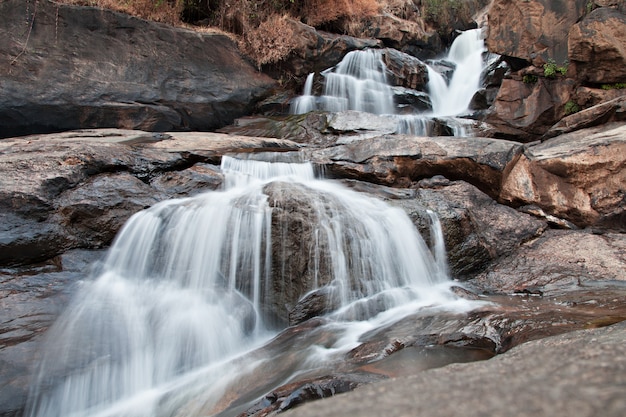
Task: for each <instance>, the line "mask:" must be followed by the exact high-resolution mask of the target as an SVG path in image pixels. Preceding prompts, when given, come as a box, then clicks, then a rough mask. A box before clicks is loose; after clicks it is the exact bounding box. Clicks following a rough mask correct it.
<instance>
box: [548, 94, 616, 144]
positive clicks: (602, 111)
mask: <svg viewBox="0 0 626 417" xmlns="http://www.w3.org/2000/svg"><path fill="white" fill-rule="evenodd" d="M613 91H619V90H613ZM623 94H624V95H622V96H621V97H618V98H616V99H613V100H609V101H606V102H603V103H600V104H598V105H596V106H593V107H590V108H587V109H584V110H581V111H579V112H577V113H574V114H571V115H569V116H566V117H564V118H562V119H561V120H559V121H558V122H557V123H556V124H555V125H554V126H552V127H551V128H550V129H549V130H548V131H547V132H546V133H545V134H544V135H543V137H544V138H553V137H555V136H558V135H562V134H565V133H569V132H573V131H575V130H579V129H584V128H589V127H594V126H598V125H602V124H606V123H611V122H619V121H626V92H624V93H623Z"/></svg>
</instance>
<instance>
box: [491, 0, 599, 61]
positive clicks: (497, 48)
mask: <svg viewBox="0 0 626 417" xmlns="http://www.w3.org/2000/svg"><path fill="white" fill-rule="evenodd" d="M587 3H588V1H587V0H572V1H553V0H529V1H517V0H495V1H494V2H493V4H492V6H491V9H490V10H489V16H488V18H489V35H488V36H487V39H486V44H487V48H488V49H489V51H490V52H494V53H497V54H500V55H505V56H506V57H512V58H517V59H520V60H523V61H526V62H527V63H533V64H535V65H537V66H541V65H543V64H544V63H545V62H547V61H548V59H554V60H555V61H556V62H558V63H559V64H561V63H563V62H565V61H567V59H568V49H567V37H568V34H569V31H570V28H571V27H572V26H573V25H575V24H576V22H578V20H579V19H580V18H581V17H582V16H583V14H584V12H585V10H586V5H587Z"/></svg>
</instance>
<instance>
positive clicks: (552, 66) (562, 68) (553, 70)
mask: <svg viewBox="0 0 626 417" xmlns="http://www.w3.org/2000/svg"><path fill="white" fill-rule="evenodd" d="M567 66H568V62H567V61H565V62H564V63H563V65H557V63H556V61H555V60H554V59H552V58H550V59H548V62H546V63H545V64H543V75H544V76H546V77H547V78H554V77H556V76H557V74H560V75H566V74H567Z"/></svg>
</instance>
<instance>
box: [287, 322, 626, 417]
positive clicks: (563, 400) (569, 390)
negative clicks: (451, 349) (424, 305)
mask: <svg viewBox="0 0 626 417" xmlns="http://www.w3.org/2000/svg"><path fill="white" fill-rule="evenodd" d="M624 338H626V323H620V324H616V325H614V326H610V327H606V328H601V329H593V330H581V331H578V332H573V333H568V334H565V335H560V336H555V337H549V338H545V339H542V340H537V341H533V342H529V343H526V344H523V345H521V346H518V347H517V348H515V349H512V350H511V351H509V352H507V353H506V354H504V355H501V356H497V357H495V358H493V359H491V360H488V361H484V362H474V363H469V364H453V365H448V366H446V367H443V368H439V369H432V370H429V371H425V372H422V373H419V374H417V375H414V376H410V377H404V378H398V379H393V380H389V381H383V382H380V383H377V384H375V385H368V386H364V387H361V388H358V389H357V390H355V391H353V392H351V393H347V394H342V395H338V396H336V397H333V398H329V399H325V400H323V401H317V402H314V403H310V404H305V405H303V406H301V407H299V408H296V409H294V410H292V411H289V412H288V413H287V414H286V415H287V416H299V417H309V416H310V417H312V416H320V415H324V416H345V415H358V416H363V417H367V416H380V415H385V416H389V417H400V416H415V415H420V416H438V417H442V416H443V417H447V416H458V415H464V416H469V417H473V416H486V415H494V416H498V415H514V416H519V417H525V416H528V417H531V416H554V417H561V416H562V417H570V416H580V417H592V416H596V415H602V416H606V417H621V416H623V415H624V410H626V397H624V387H625V386H626V345H624Z"/></svg>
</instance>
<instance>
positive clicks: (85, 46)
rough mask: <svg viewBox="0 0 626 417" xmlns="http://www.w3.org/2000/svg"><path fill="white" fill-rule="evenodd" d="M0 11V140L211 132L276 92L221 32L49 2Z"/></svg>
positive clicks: (2, 6)
mask: <svg viewBox="0 0 626 417" xmlns="http://www.w3.org/2000/svg"><path fill="white" fill-rule="evenodd" d="M29 4H30V7H28V5H29ZM0 14H1V15H2V16H3V19H2V21H1V22H0V37H2V38H3V39H4V40H5V41H4V42H2V44H1V45H0V55H1V56H3V57H4V58H3V63H2V68H3V69H2V73H1V74H0V81H1V82H2V97H1V98H0V137H8V136H17V135H23V134H29V133H38V132H50V131H61V130H68V129H77V128H91V127H120V128H127V129H143V130H148V131H164V130H178V129H192V130H208V129H214V128H217V127H221V126H224V125H227V124H229V123H231V122H232V120H233V119H235V118H236V117H240V116H242V115H245V114H247V113H249V112H250V111H251V110H252V108H253V107H254V103H255V102H256V101H258V100H260V99H261V98H262V97H264V96H265V95H267V94H268V93H269V92H270V90H271V89H272V88H274V87H275V86H276V85H275V82H274V81H273V80H272V79H271V78H269V77H268V76H266V75H263V74H262V73H259V72H258V71H256V70H255V69H254V68H253V67H252V66H251V65H250V64H249V63H248V62H247V61H245V59H244V58H243V57H242V55H241V54H240V53H239V52H238V50H237V47H236V45H235V44H234V42H233V41H232V40H231V39H230V38H228V37H227V36H226V35H223V34H217V33H213V34H211V33H199V32H194V31H191V30H187V29H182V28H173V27H169V26H165V25H161V24H157V23H153V22H147V21H143V20H140V19H137V18H134V17H131V16H128V15H125V14H121V13H115V12H111V11H106V10H100V9H96V8H90V7H75V6H68V5H63V4H57V3H52V2H50V1H48V0H45V1H38V2H35V3H34V4H31V2H28V3H25V2H23V1H17V0H11V1H3V2H1V3H0ZM25 16H26V18H27V22H26V24H25V23H24V17H25Z"/></svg>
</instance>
